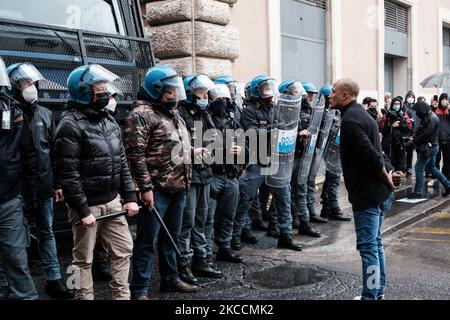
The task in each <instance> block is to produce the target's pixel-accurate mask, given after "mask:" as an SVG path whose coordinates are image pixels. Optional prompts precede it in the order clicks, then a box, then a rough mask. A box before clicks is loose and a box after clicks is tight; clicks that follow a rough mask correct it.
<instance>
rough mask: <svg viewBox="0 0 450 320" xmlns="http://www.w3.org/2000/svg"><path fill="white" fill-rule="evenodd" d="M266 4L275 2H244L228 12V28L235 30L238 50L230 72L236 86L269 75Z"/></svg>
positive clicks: (266, 0) (256, 0) (265, 0)
mask: <svg viewBox="0 0 450 320" xmlns="http://www.w3.org/2000/svg"><path fill="white" fill-rule="evenodd" d="M268 1H277V0H244V1H239V2H237V3H236V4H234V5H233V7H232V8H231V22H230V26H232V27H235V28H236V29H238V30H239V33H240V48H241V49H240V56H239V58H238V59H236V60H234V61H233V62H232V72H233V77H234V78H235V79H236V80H237V81H239V82H240V83H246V82H248V81H249V80H250V79H252V78H253V77H255V76H256V75H258V74H269V72H270V63H269V57H270V56H269V20H268V3H267V2H268ZM280 36H281V35H280Z"/></svg>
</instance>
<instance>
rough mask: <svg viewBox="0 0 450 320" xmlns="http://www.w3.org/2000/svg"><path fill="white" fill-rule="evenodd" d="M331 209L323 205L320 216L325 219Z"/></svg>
mask: <svg viewBox="0 0 450 320" xmlns="http://www.w3.org/2000/svg"><path fill="white" fill-rule="evenodd" d="M330 213H331V209H330V207H328V206H327V205H325V204H324V205H323V207H322V210H321V211H320V217H321V218H324V219H327V218H329V217H330Z"/></svg>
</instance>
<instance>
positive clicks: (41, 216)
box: [35, 198, 61, 280]
mask: <svg viewBox="0 0 450 320" xmlns="http://www.w3.org/2000/svg"><path fill="white" fill-rule="evenodd" d="M38 210H40V212H36V216H35V221H36V228H37V238H38V247H39V256H40V259H41V264H42V267H43V268H44V271H45V274H46V276H47V280H59V279H61V271H60V266H59V261H58V254H57V251H56V242H55V235H54V234H53V198H48V199H46V200H44V201H43V202H42V206H41V207H40V208H39V209H38Z"/></svg>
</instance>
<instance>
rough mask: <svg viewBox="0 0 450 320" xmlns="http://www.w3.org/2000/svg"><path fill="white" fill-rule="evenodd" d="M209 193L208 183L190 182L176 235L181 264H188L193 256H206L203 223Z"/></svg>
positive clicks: (206, 243) (206, 211)
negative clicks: (178, 230) (179, 229)
mask: <svg viewBox="0 0 450 320" xmlns="http://www.w3.org/2000/svg"><path fill="white" fill-rule="evenodd" d="M209 194H210V185H209V184H208V185H201V184H194V183H193V184H191V188H190V190H189V193H188V195H187V200H186V207H185V208H184V212H183V222H182V224H181V231H180V235H179V236H178V249H179V250H180V253H181V257H180V264H181V265H183V266H190V265H191V263H192V257H193V256H195V257H196V258H206V247H207V245H208V242H207V240H206V236H205V224H206V220H207V218H208V205H209Z"/></svg>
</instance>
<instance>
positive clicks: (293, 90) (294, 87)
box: [287, 81, 307, 97]
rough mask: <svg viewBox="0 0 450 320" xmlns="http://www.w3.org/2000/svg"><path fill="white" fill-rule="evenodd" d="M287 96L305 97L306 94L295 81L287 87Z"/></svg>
mask: <svg viewBox="0 0 450 320" xmlns="http://www.w3.org/2000/svg"><path fill="white" fill-rule="evenodd" d="M287 94H289V95H291V96H302V97H306V95H307V93H306V91H305V88H303V86H302V84H301V83H300V82H298V81H295V82H294V83H293V84H291V85H290V86H289V87H287Z"/></svg>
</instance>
